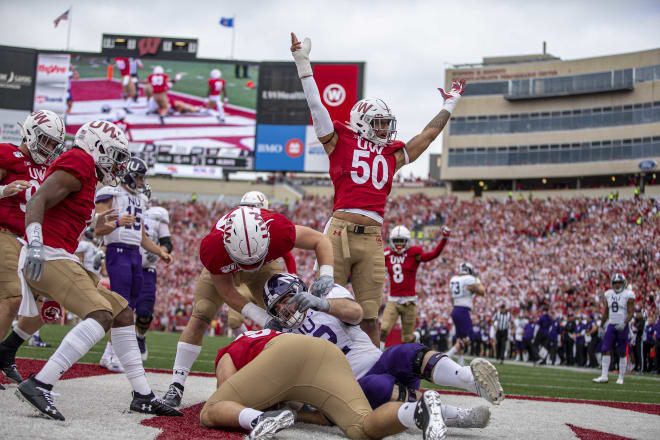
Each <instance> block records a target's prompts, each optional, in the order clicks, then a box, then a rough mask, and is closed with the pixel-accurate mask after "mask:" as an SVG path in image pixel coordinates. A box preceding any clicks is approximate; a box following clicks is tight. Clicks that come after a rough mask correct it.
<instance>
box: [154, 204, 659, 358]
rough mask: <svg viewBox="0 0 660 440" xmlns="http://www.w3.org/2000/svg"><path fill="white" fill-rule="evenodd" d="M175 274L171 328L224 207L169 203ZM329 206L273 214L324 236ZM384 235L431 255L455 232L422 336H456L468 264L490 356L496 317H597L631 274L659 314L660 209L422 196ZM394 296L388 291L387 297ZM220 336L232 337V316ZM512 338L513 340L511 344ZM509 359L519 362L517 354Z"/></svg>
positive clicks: (423, 309) (427, 289)
mask: <svg viewBox="0 0 660 440" xmlns="http://www.w3.org/2000/svg"><path fill="white" fill-rule="evenodd" d="M161 206H163V207H165V208H166V209H168V211H169V212H170V216H171V219H172V220H171V231H172V236H173V239H172V242H173V245H174V253H175V255H177V256H178V258H177V262H176V263H175V265H174V267H171V268H169V269H168V270H162V271H159V279H158V301H157V304H156V315H157V316H158V317H159V318H160V319H159V321H160V325H161V326H162V327H164V328H170V329H171V328H173V327H174V326H175V324H176V322H177V320H178V321H179V322H185V319H186V317H187V316H189V314H190V313H191V309H192V300H193V289H194V285H195V281H196V278H197V276H198V275H199V271H200V268H201V265H200V263H199V257H198V254H197V252H196V250H197V249H198V247H199V242H200V241H201V239H202V238H203V237H204V235H205V234H206V232H207V231H208V230H209V229H210V228H211V227H212V226H213V224H214V222H215V221H216V220H217V219H218V218H220V216H222V215H223V214H224V213H225V212H226V211H227V210H228V209H229V208H230V206H228V205H227V204H225V203H219V202H215V203H210V204H205V203H199V202H196V203H191V202H189V203H181V202H167V203H164V204H161ZM331 206H332V202H331V199H330V198H328V197H322V196H307V197H305V198H303V199H301V200H299V201H298V202H296V203H295V204H286V205H284V204H281V205H278V204H277V203H275V204H274V205H273V209H275V210H278V211H280V212H282V213H284V214H285V215H287V216H288V217H290V218H291V219H292V220H293V221H294V222H295V223H296V224H301V225H305V226H309V227H311V228H314V229H316V230H323V229H324V227H325V223H326V222H327V220H328V219H329V217H330V215H331V211H330V207H331ZM386 212H387V215H386V221H385V225H384V231H385V232H384V234H385V237H384V238H385V239H387V231H389V230H390V229H392V228H393V227H394V226H395V225H398V224H403V225H406V226H407V227H409V228H410V229H411V230H412V231H413V238H414V239H415V238H416V240H413V241H416V244H419V245H422V246H426V247H427V248H428V247H430V246H431V245H432V244H433V243H434V240H435V231H436V230H437V229H438V226H439V225H441V224H446V225H448V226H450V227H451V228H452V235H451V238H450V240H449V244H448V245H447V247H446V248H445V250H444V251H443V253H442V254H441V255H440V257H439V258H438V259H436V260H433V261H431V262H428V263H426V264H425V265H424V266H422V268H421V269H420V270H421V273H420V275H419V276H418V280H417V291H418V293H419V294H420V300H419V302H418V309H419V315H418V327H422V328H433V327H442V326H446V327H447V328H448V329H449V332H450V334H451V319H449V314H450V312H451V304H450V296H449V295H448V281H449V278H451V276H452V275H454V274H455V271H456V267H457V266H458V264H459V263H460V262H462V261H468V262H470V263H472V264H473V265H474V267H475V269H476V270H477V271H478V272H479V277H480V278H481V280H482V282H483V284H484V285H485V287H486V290H487V294H486V295H485V296H484V297H478V298H476V299H475V307H474V309H473V316H476V319H475V321H476V323H475V326H476V327H475V328H480V329H481V332H480V334H482V335H483V348H480V349H479V350H480V351H483V352H484V354H487V353H486V351H487V350H488V349H489V347H491V346H492V345H493V341H492V339H493V338H492V335H491V334H490V333H492V332H490V331H489V328H490V326H491V324H492V314H493V313H494V311H495V310H496V309H497V307H498V306H499V305H501V304H505V305H506V307H507V309H508V310H510V311H511V313H512V316H513V317H514V318H522V317H523V316H522V315H524V314H529V317H530V318H531V319H533V317H535V316H538V315H539V314H540V313H541V311H542V308H543V307H544V306H545V305H547V306H549V308H550V309H551V310H553V311H554V312H555V313H556V314H557V315H558V316H559V317H560V320H561V319H563V320H564V321H568V320H570V321H572V320H575V319H579V320H580V322H581V321H582V320H587V319H588V318H589V317H590V316H592V317H593V316H594V315H596V316H597V315H598V313H599V312H600V307H599V303H598V295H599V294H601V293H603V292H604V291H605V290H607V289H608V288H609V286H610V276H611V274H612V273H613V272H615V271H616V272H622V273H624V274H625V276H626V278H627V280H628V283H629V285H631V286H632V289H633V291H634V292H635V293H636V295H637V300H636V306H637V307H640V309H643V310H645V313H648V312H650V313H653V312H655V311H656V310H657V308H658V305H659V304H658V302H659V300H660V298H659V296H660V295H659V294H660V265H659V264H658V261H660V218H659V217H658V216H659V213H660V204H659V202H658V201H656V200H654V199H627V200H604V199H595V198H576V199H536V200H520V199H515V198H513V199H510V200H504V201H502V200H494V199H476V200H473V201H461V200H457V199H456V198H453V197H438V198H429V197H427V196H426V195H423V194H421V193H419V194H414V195H407V196H399V197H392V198H390V200H389V203H388V207H387V211H386ZM294 256H295V257H296V262H297V268H298V273H299V274H300V275H301V276H302V277H303V278H305V280H306V281H308V282H309V281H311V279H312V277H313V274H314V271H313V267H314V258H313V254H312V253H310V252H303V251H300V250H295V251H294ZM387 291H388V286H387V285H386V286H385V292H384V294H386V293H387ZM216 328H217V329H218V330H219V331H222V332H224V331H226V330H225V329H226V309H223V311H222V316H220V317H219V319H218V321H217V324H216ZM513 332H514V331H513V330H512V331H511V332H510V333H511V336H510V338H512V339H513ZM509 353H510V355H513V350H511V351H510V352H509Z"/></svg>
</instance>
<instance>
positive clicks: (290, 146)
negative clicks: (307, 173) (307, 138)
mask: <svg viewBox="0 0 660 440" xmlns="http://www.w3.org/2000/svg"><path fill="white" fill-rule="evenodd" d="M304 149H305V147H304V146H303V143H302V141H301V140H300V139H296V138H293V139H289V140H288V141H287V142H286V145H285V146H284V151H286V155H287V156H289V157H294V158H295V157H298V156H300V155H301V154H303V151H304Z"/></svg>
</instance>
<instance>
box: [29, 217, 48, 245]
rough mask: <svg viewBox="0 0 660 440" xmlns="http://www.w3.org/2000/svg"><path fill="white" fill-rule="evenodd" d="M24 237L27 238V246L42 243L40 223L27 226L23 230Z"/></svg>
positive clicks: (42, 236)
mask: <svg viewBox="0 0 660 440" xmlns="http://www.w3.org/2000/svg"><path fill="white" fill-rule="evenodd" d="M25 237H26V238H27V242H28V244H32V243H33V242H35V241H38V242H39V243H43V242H44V235H43V232H42V231H41V223H39V222H33V223H30V224H29V225H27V227H26V228H25Z"/></svg>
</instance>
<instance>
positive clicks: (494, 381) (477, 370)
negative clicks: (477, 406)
mask: <svg viewBox="0 0 660 440" xmlns="http://www.w3.org/2000/svg"><path fill="white" fill-rule="evenodd" d="M470 369H471V370H472V376H474V384H475V385H476V387H477V395H479V397H483V398H484V399H486V400H487V401H488V402H490V403H492V404H494V405H499V404H500V403H502V401H503V400H504V390H503V389H502V384H500V376H499V374H498V373H497V369H496V368H495V366H494V365H493V364H491V363H490V362H488V361H487V360H486V359H482V358H476V359H474V360H472V362H470Z"/></svg>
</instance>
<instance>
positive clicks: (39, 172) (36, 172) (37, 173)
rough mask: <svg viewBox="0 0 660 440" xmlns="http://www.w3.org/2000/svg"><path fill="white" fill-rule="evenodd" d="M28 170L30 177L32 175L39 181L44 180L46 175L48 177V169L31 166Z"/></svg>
mask: <svg viewBox="0 0 660 440" xmlns="http://www.w3.org/2000/svg"><path fill="white" fill-rule="evenodd" d="M28 171H29V173H30V177H32V178H33V179H34V180H38V181H39V182H43V181H44V177H46V170H44V169H38V168H29V169H28Z"/></svg>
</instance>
